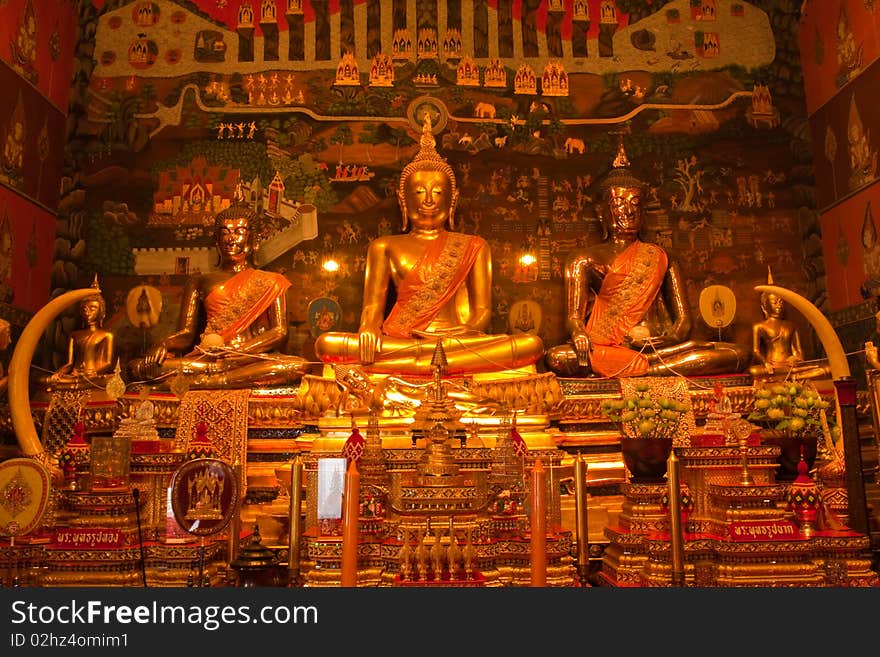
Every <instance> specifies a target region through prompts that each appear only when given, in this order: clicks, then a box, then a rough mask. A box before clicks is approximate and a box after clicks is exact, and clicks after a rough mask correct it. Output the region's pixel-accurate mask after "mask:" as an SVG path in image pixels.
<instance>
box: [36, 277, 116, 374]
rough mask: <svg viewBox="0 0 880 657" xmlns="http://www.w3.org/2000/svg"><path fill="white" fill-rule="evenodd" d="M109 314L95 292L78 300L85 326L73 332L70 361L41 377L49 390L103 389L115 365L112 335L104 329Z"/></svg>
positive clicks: (102, 300) (101, 297)
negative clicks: (105, 319)
mask: <svg viewBox="0 0 880 657" xmlns="http://www.w3.org/2000/svg"><path fill="white" fill-rule="evenodd" d="M106 314H107V305H106V303H105V302H104V297H103V296H102V295H100V294H94V295H92V296H90V297H86V298H85V299H83V300H82V301H80V303H79V316H80V319H81V320H82V324H83V328H81V329H77V330H75V331H73V332H72V333H71V334H70V338H69V339H68V347H67V362H66V363H65V364H64V365H62V366H61V367H60V368H58V369H57V370H56V371H55V373H53V374H51V375H49V376H48V377H45V376H44V377H38V381H39V383H41V384H43V385H45V386H46V387H47V388H48V389H50V390H60V389H70V388H76V389H85V388H104V387H105V386H106V385H107V383H108V382H109V381H110V378H111V376H112V375H113V372H114V367H115V365H116V347H115V343H114V337H113V334H112V333H111V332H110V331H107V330H105V329H104V328H103V325H104V318H105V316H106Z"/></svg>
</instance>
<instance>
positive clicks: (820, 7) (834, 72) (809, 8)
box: [798, 0, 880, 114]
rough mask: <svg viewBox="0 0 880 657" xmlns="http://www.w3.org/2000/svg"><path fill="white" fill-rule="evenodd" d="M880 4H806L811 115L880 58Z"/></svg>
mask: <svg viewBox="0 0 880 657" xmlns="http://www.w3.org/2000/svg"><path fill="white" fill-rule="evenodd" d="M878 19H880V3H876V2H875V0H806V2H804V3H803V8H802V9H801V24H800V26H799V28H798V35H799V36H798V42H799V49H800V51H801V53H802V61H803V69H804V87H805V94H806V100H807V111H808V113H809V114H812V113H813V112H815V111H817V110H818V109H819V108H820V107H821V106H822V105H823V104H824V103H825V102H826V101H828V100H829V99H830V98H831V97H832V96H833V95H834V94H835V93H837V91H838V90H839V89H840V88H842V87H843V86H845V85H846V84H847V83H848V82H850V81H851V80H853V79H854V78H855V77H856V76H858V74H859V73H860V72H861V71H862V69H864V68H865V67H866V66H867V65H868V64H870V63H871V62H873V61H874V60H875V59H876V58H877V56H878V55H880V20H878Z"/></svg>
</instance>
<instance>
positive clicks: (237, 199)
mask: <svg viewBox="0 0 880 657" xmlns="http://www.w3.org/2000/svg"><path fill="white" fill-rule="evenodd" d="M244 202H245V198H244V188H243V187H242V185H241V176H239V177H238V181H237V182H236V183H235V191H234V192H233V194H232V203H233V205H239V204H242V203H244Z"/></svg>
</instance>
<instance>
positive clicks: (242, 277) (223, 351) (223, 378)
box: [129, 186, 308, 388]
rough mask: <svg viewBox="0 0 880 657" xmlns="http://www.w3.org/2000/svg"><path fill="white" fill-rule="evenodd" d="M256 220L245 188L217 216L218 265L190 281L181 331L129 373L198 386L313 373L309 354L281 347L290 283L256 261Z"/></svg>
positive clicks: (269, 381)
mask: <svg viewBox="0 0 880 657" xmlns="http://www.w3.org/2000/svg"><path fill="white" fill-rule="evenodd" d="M255 221H256V215H255V213H254V212H253V211H252V210H251V208H250V206H248V204H247V203H245V201H244V198H243V196H242V194H241V188H240V186H239V189H238V190H237V192H236V198H235V202H234V203H233V204H232V205H231V206H230V207H229V208H227V209H225V210H223V211H222V212H220V213H218V214H217V216H216V217H215V220H214V233H215V239H216V244H217V250H218V251H219V253H220V267H219V269H218V270H217V271H213V272H210V273H207V274H202V275H199V276H197V277H195V278H193V279H191V280H190V281H189V282H188V283H187V285H186V287H185V289H184V293H183V299H182V301H181V308H180V319H179V326H180V328H179V330H177V331H176V332H175V333H172V334H171V335H169V336H168V337H166V338H165V339H164V340H162V341H161V342H160V343H159V344H157V345H155V346H153V347H152V348H151V349H150V350H148V352H147V354H146V355H145V356H144V357H143V358H139V359H135V360H133V361H132V362H131V363H129V372H130V374H131V376H133V377H135V378H137V379H140V380H156V379H158V380H159V381H160V382H163V383H166V382H167V380H168V378H169V377H170V376H171V375H172V374H175V373H179V374H182V375H184V376H186V377H187V380H188V383H189V386H190V387H192V388H247V387H250V386H257V385H278V384H284V383H289V382H291V381H295V380H298V379H300V378H301V376H302V375H303V374H304V373H305V372H306V371H307V369H308V363H307V361H306V360H305V359H303V358H300V357H299V356H291V355H287V354H283V353H281V352H280V351H278V349H279V348H280V347H282V346H283V345H284V344H285V343H286V341H287V311H286V308H287V305H286V299H285V294H286V292H287V289H288V288H289V287H290V281H289V280H287V278H285V277H284V276H282V275H281V274H278V273H275V272H268V271H262V270H259V269H255V268H254V267H253V265H252V261H251V258H252V253H253V249H254V244H253V235H252V228H253V224H254V223H255Z"/></svg>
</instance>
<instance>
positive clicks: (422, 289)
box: [382, 232, 485, 338]
mask: <svg viewBox="0 0 880 657" xmlns="http://www.w3.org/2000/svg"><path fill="white" fill-rule="evenodd" d="M484 245H485V240H484V239H483V238H482V237H478V236H476V235H463V234H461V233H450V232H444V233H442V234H441V235H440V236H439V237H438V238H437V239H436V240H434V241H433V242H432V243H431V244H430V245H429V246H428V248H427V249H426V250H425V253H424V254H423V255H422V257H421V258H419V260H418V262H416V264H415V265H414V266H413V268H412V269H411V270H410V272H409V274H407V276H406V278H404V280H403V281H402V282H401V283H400V286H399V288H398V290H397V301H396V303H395V304H394V307H393V308H392V309H391V312H390V313H388V317H386V318H385V322H384V323H383V324H382V332H383V333H384V334H385V335H390V336H393V337H397V338H411V337H412V335H413V331H423V330H425V329H426V328H427V327H428V325H429V324H430V323H431V321H432V320H433V319H434V318H435V317H436V316H437V313H438V312H440V309H441V308H443V306H444V305H446V304H447V303H448V302H449V301H450V300H451V299H452V298H453V297H454V296H455V293H456V292H457V291H458V289H459V287H460V286H461V284H462V283H464V281H465V279H466V278H467V276H468V274H469V273H470V271H471V267H473V265H474V262H475V261H476V259H477V254H478V253H479V252H480V249H481V248H482V247H483V246H484Z"/></svg>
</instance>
